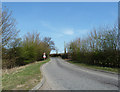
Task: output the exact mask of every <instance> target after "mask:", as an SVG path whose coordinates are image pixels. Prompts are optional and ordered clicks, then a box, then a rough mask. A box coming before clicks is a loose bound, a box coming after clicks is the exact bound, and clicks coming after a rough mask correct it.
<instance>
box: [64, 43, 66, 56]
mask: <svg viewBox="0 0 120 92" xmlns="http://www.w3.org/2000/svg"><path fill="white" fill-rule="evenodd" d="M64 53H65V54H66V44H65V41H64Z"/></svg>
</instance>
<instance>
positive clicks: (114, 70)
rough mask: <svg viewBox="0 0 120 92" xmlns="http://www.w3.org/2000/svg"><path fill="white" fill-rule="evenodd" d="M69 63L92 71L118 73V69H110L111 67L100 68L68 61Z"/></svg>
mask: <svg viewBox="0 0 120 92" xmlns="http://www.w3.org/2000/svg"><path fill="white" fill-rule="evenodd" d="M66 61H67V62H69V63H72V64H75V65H77V66H82V67H85V68H90V69H98V70H104V71H109V72H115V73H118V68H110V67H100V66H96V65H88V64H84V63H76V62H74V61H72V60H66Z"/></svg>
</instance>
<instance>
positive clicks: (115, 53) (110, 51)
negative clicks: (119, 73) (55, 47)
mask: <svg viewBox="0 0 120 92" xmlns="http://www.w3.org/2000/svg"><path fill="white" fill-rule="evenodd" d="M67 50H68V53H67V54H66V55H64V57H66V56H67V58H71V59H72V60H74V62H77V63H86V64H92V65H98V66H103V67H120V64H119V60H120V54H119V53H120V51H119V47H118V26H117V25H114V26H113V27H109V26H104V27H99V28H94V29H93V30H92V31H91V32H90V34H89V35H88V36H87V37H86V38H84V39H81V38H77V39H75V40H73V41H71V42H70V43H69V44H68V46H67Z"/></svg>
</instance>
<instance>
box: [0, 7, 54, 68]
mask: <svg viewBox="0 0 120 92" xmlns="http://www.w3.org/2000/svg"><path fill="white" fill-rule="evenodd" d="M0 17H1V19H2V21H1V23H0V24H1V25H0V27H1V28H2V68H13V67H15V66H21V65H25V64H28V63H32V62H35V61H38V60H42V59H43V53H44V52H45V53H46V55H47V57H49V54H50V51H51V50H52V49H54V42H53V41H52V39H51V38H50V37H44V38H40V33H38V32H33V33H30V32H29V33H27V34H26V35H25V36H24V37H22V38H20V37H18V36H19V32H20V30H18V29H17V27H16V20H15V19H14V18H13V17H12V12H11V11H9V10H8V9H7V8H6V7H5V8H4V9H3V11H2V16H0Z"/></svg>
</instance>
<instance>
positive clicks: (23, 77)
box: [2, 59, 50, 90]
mask: <svg viewBox="0 0 120 92" xmlns="http://www.w3.org/2000/svg"><path fill="white" fill-rule="evenodd" d="M49 60H50V59H47V60H45V61H39V62H35V63H31V64H28V65H26V66H21V67H19V68H16V69H14V71H12V69H11V70H8V71H9V72H10V73H3V76H2V89H3V90H14V89H15V90H19V89H22V90H29V89H32V88H33V87H34V86H35V85H37V84H38V83H39V82H40V80H41V78H42V75H41V72H40V66H41V65H43V64H44V63H46V62H48V61H49Z"/></svg>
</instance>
